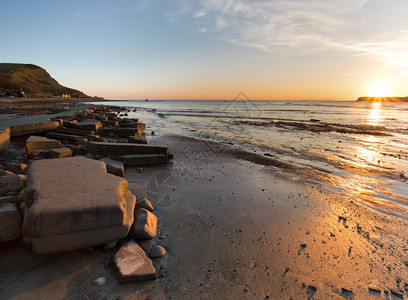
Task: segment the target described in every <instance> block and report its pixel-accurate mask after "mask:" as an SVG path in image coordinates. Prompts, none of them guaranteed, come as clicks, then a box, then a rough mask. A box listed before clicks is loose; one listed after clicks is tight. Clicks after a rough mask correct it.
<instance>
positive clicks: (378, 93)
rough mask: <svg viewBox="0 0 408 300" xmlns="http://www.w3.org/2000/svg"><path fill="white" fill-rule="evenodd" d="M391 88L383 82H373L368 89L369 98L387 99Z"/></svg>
mask: <svg viewBox="0 0 408 300" xmlns="http://www.w3.org/2000/svg"><path fill="white" fill-rule="evenodd" d="M391 90H392V88H391V86H390V85H389V84H388V83H386V82H383V81H378V82H374V83H373V84H371V85H370V87H369V88H368V96H370V97H389V96H390V95H391Z"/></svg>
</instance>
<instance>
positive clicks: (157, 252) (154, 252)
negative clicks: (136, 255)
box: [149, 245, 166, 259]
mask: <svg viewBox="0 0 408 300" xmlns="http://www.w3.org/2000/svg"><path fill="white" fill-rule="evenodd" d="M164 255H166V249H164V248H163V246H160V245H154V246H153V247H152V249H151V250H150V254H149V257H150V258H153V259H155V258H160V257H163V256H164Z"/></svg>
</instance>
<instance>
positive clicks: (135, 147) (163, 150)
mask: <svg viewBox="0 0 408 300" xmlns="http://www.w3.org/2000/svg"><path fill="white" fill-rule="evenodd" d="M85 147H86V149H87V150H88V151H89V152H91V153H92V154H94V155H97V154H98V155H101V156H104V157H108V156H122V155H129V154H166V155H167V154H169V148H167V147H161V146H152V145H140V144H130V143H101V142H87V143H86V144H85Z"/></svg>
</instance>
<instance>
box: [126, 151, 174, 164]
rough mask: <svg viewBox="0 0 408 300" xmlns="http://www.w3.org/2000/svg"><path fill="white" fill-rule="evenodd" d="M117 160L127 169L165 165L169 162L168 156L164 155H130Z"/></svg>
mask: <svg viewBox="0 0 408 300" xmlns="http://www.w3.org/2000/svg"><path fill="white" fill-rule="evenodd" d="M118 159H119V160H120V161H123V163H124V164H125V166H127V167H141V166H149V165H157V164H167V163H168V161H169V157H168V155H165V154H131V155H122V156H119V157H118Z"/></svg>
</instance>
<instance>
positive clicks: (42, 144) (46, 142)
mask: <svg viewBox="0 0 408 300" xmlns="http://www.w3.org/2000/svg"><path fill="white" fill-rule="evenodd" d="M26 148H27V154H32V152H33V151H35V150H38V151H42V150H50V149H54V148H62V145H61V142H60V141H57V140H52V139H48V138H46V137H42V136H35V135H32V136H30V137H29V138H28V139H27V141H26Z"/></svg>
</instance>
